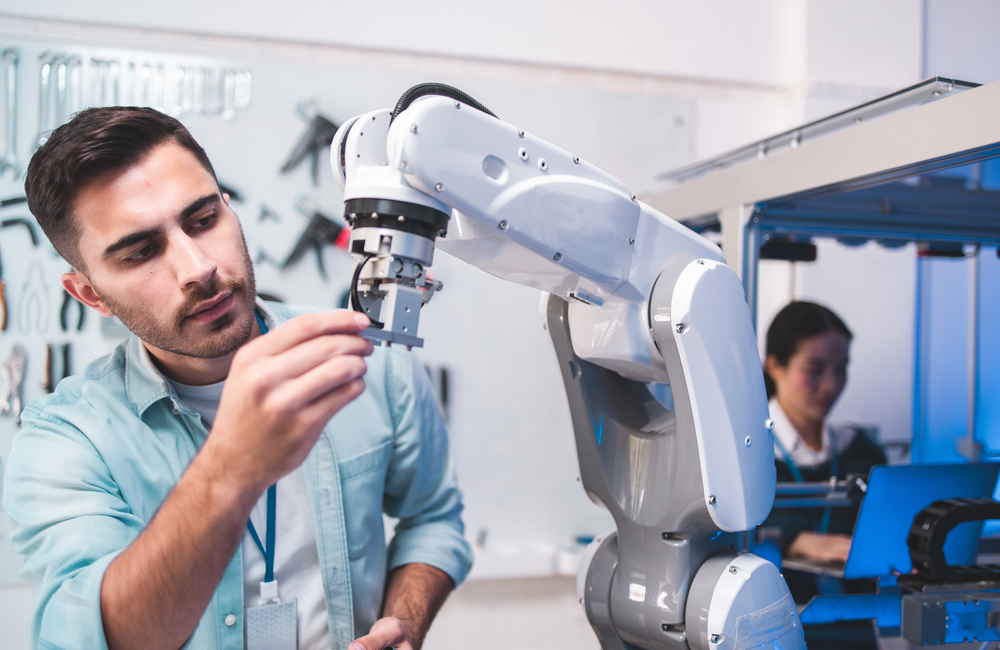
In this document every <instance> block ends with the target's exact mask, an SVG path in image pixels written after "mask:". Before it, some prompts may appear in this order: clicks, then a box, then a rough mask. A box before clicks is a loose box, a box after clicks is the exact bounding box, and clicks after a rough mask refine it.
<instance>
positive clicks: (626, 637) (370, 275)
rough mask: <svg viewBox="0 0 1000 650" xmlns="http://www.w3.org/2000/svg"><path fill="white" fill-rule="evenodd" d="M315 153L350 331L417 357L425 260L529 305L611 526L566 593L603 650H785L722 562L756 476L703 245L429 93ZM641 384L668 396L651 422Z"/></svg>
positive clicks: (792, 643) (766, 609) (750, 435)
mask: <svg viewBox="0 0 1000 650" xmlns="http://www.w3.org/2000/svg"><path fill="white" fill-rule="evenodd" d="M331 155H332V158H333V167H334V169H335V173H336V175H337V177H338V179H339V182H340V184H341V187H342V188H343V189H344V212H345V219H346V220H347V222H348V223H349V224H350V225H351V226H352V227H353V231H352V233H351V243H350V252H351V253H352V254H353V255H354V256H355V257H356V258H357V260H358V263H357V265H356V266H355V272H354V278H353V282H352V285H351V302H352V307H353V308H354V309H356V310H358V311H363V312H365V313H367V314H368V316H369V318H370V319H371V322H372V325H371V327H370V328H369V329H368V330H367V331H366V333H365V335H366V336H368V337H370V338H372V339H374V340H378V341H382V342H384V343H385V344H386V345H390V344H392V343H398V344H403V345H406V346H407V347H408V348H409V347H412V346H420V345H422V343H423V341H422V339H420V338H419V337H418V336H417V330H418V325H419V316H420V308H421V307H422V305H423V304H425V303H426V302H428V301H429V300H430V298H431V296H432V295H433V293H434V292H435V291H437V290H440V289H441V288H442V287H441V284H440V283H439V282H433V281H431V280H429V279H428V276H427V269H428V268H429V267H430V266H431V264H432V263H433V254H434V248H435V246H437V247H438V248H441V249H443V250H445V251H447V252H449V253H451V254H452V255H454V256H456V257H458V258H460V259H463V260H465V261H466V262H468V263H470V264H473V265H475V266H477V267H479V268H481V269H483V270H485V271H487V272H489V273H492V274H493V275H496V276H498V277H501V278H504V279H506V280H510V281H512V282H517V283H519V284H524V285H527V286H530V287H535V288H537V289H540V290H542V291H545V292H547V293H549V294H550V297H549V300H548V314H547V318H548V330H549V332H550V334H551V336H552V339H553V344H554V345H555V348H556V353H557V357H558V359H559V363H560V369H561V371H562V374H563V379H564V383H565V386H566V392H567V397H568V399H569V404H570V410H571V413H572V419H573V426H574V432H575V436H576V445H577V453H578V456H579V463H580V473H581V480H582V482H583V485H584V488H585V489H586V491H587V494H588V495H589V496H590V498H591V499H593V500H594V501H595V502H598V503H600V504H602V505H603V506H605V507H606V508H608V510H609V511H610V512H611V513H612V515H613V517H614V519H615V524H616V531H615V532H613V533H610V534H609V535H606V536H604V537H601V538H598V539H597V540H595V542H594V543H593V544H592V545H591V547H590V548H589V549H588V553H587V556H586V557H585V561H584V562H583V563H581V567H580V575H579V578H578V586H579V590H580V592H581V593H580V595H581V599H582V602H583V603H584V607H585V609H586V612H587V616H588V619H589V620H590V623H591V625H592V626H593V628H594V631H595V633H596V634H597V636H598V638H599V639H600V641H601V644H602V648H603V649H604V650H612V649H614V650H628V649H630V648H634V647H638V648H650V649H653V648H674V649H687V648H695V649H699V650H709V649H712V650H714V649H716V648H719V649H724V648H734V649H739V648H750V647H759V646H763V647H765V648H782V649H789V648H803V647H804V641H803V637H802V632H801V625H800V622H799V619H798V614H797V611H796V608H795V605H794V603H793V602H792V599H791V596H790V594H789V593H788V589H787V587H786V585H785V583H784V581H783V579H782V578H781V576H780V575H779V574H778V571H777V569H776V568H775V567H774V565H772V564H770V563H768V562H766V561H764V560H762V559H761V558H758V557H756V556H754V555H752V554H749V553H743V554H739V553H737V552H736V539H735V538H736V535H735V534H734V533H737V532H739V531H745V530H749V529H752V528H753V527H754V526H756V525H757V524H758V523H760V522H761V521H763V519H764V518H765V517H766V516H767V513H768V511H769V510H770V508H771V505H772V502H773V499H774V486H775V471H774V456H773V444H772V439H771V432H770V426H771V425H770V421H769V420H768V412H767V402H766V398H765V395H764V385H763V379H762V377H761V371H760V360H759V356H758V353H757V346H756V340H755V337H754V333H753V328H752V326H751V324H750V317H749V312H748V310H747V307H746V302H745V299H744V293H743V287H742V284H741V283H740V282H739V279H738V278H737V277H736V275H735V273H734V272H733V271H732V270H731V269H729V267H727V266H726V265H725V263H724V262H723V260H722V256H721V255H720V253H719V250H718V249H717V248H716V247H715V246H713V245H711V244H710V243H709V242H707V241H705V240H703V239H702V238H701V237H699V236H697V235H696V234H694V233H693V232H691V231H689V230H687V229H686V228H684V227H683V226H681V225H679V224H678V223H676V222H675V221H672V220H670V219H668V218H667V217H665V216H663V215H662V214H660V213H658V212H657V211H655V210H653V209H652V208H650V207H649V206H647V205H644V204H643V203H641V202H639V201H637V200H636V198H635V196H634V195H632V194H631V193H630V192H629V190H628V188H626V187H625V186H624V185H623V184H622V183H620V182H619V181H617V180H615V179H614V178H612V177H610V176H608V175H607V174H605V173H604V172H602V171H601V170H599V169H597V168H596V167H594V166H593V165H590V164H588V163H587V162H585V161H583V160H580V159H579V158H578V157H575V156H573V155H571V154H569V153H567V152H565V151H563V150H561V149H559V148H558V147H555V146H553V145H551V144H549V143H548V142H545V141H543V140H541V139H539V138H536V137H534V136H532V135H531V134H528V133H525V132H524V131H522V130H519V129H517V128H516V127H514V126H512V125H510V124H506V123H504V122H502V121H501V120H499V119H497V118H496V117H495V116H493V114H492V113H490V112H489V111H488V110H487V109H486V108H485V107H483V106H482V105H480V104H478V102H476V101H475V100H474V99H472V98H471V97H469V96H467V95H465V94H464V93H462V92H461V91H458V90H456V89H454V88H450V87H448V86H442V85H439V84H427V85H423V86H417V87H415V88H412V89H411V90H409V91H407V93H406V94H405V95H404V96H403V98H402V99H400V102H399V104H398V105H397V106H396V108H395V110H392V111H390V110H388V109H384V110H378V111H373V112H371V113H368V114H365V115H361V116H358V117H356V118H354V119H352V120H350V121H348V122H346V123H345V124H344V125H343V126H341V127H340V129H339V130H338V132H337V134H336V136H335V137H334V140H333V145H332V147H331ZM648 382H656V383H668V384H669V385H670V392H671V395H672V397H673V409H672V410H671V409H668V408H666V407H665V406H663V405H661V404H660V403H659V402H657V401H656V400H655V399H654V398H653V397H652V395H651V393H650V392H649V389H648V386H647V383H648Z"/></svg>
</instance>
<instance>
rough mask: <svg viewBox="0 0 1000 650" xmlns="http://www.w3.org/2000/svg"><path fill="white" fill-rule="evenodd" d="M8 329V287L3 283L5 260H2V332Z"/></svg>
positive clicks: (0, 306)
mask: <svg viewBox="0 0 1000 650" xmlns="http://www.w3.org/2000/svg"><path fill="white" fill-rule="evenodd" d="M6 331H7V289H6V287H5V286H4V283H3V262H2V260H0V332H6Z"/></svg>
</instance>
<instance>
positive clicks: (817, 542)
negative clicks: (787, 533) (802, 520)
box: [788, 530, 851, 562]
mask: <svg viewBox="0 0 1000 650" xmlns="http://www.w3.org/2000/svg"><path fill="white" fill-rule="evenodd" d="M850 550H851V538H850V536H848V535H841V534H839V533H814V532H812V531H809V530H804V531H802V532H801V533H799V534H798V535H797V536H796V537H795V541H793V542H792V543H791V545H790V546H789V547H788V555H789V556H790V557H802V558H808V559H810V560H820V561H824V562H829V561H840V562H847V554H848V553H849V552H850Z"/></svg>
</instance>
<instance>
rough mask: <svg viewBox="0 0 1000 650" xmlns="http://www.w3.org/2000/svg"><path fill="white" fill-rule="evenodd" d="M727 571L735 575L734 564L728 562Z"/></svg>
mask: <svg viewBox="0 0 1000 650" xmlns="http://www.w3.org/2000/svg"><path fill="white" fill-rule="evenodd" d="M729 572H730V573H732V574H733V575H736V566H735V565H733V564H730V565H729Z"/></svg>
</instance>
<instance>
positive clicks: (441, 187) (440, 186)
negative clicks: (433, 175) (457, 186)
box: [434, 183, 444, 192]
mask: <svg viewBox="0 0 1000 650" xmlns="http://www.w3.org/2000/svg"><path fill="white" fill-rule="evenodd" d="M434 191H435V192H444V185H443V184H441V183H438V184H437V185H435V186H434Z"/></svg>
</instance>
